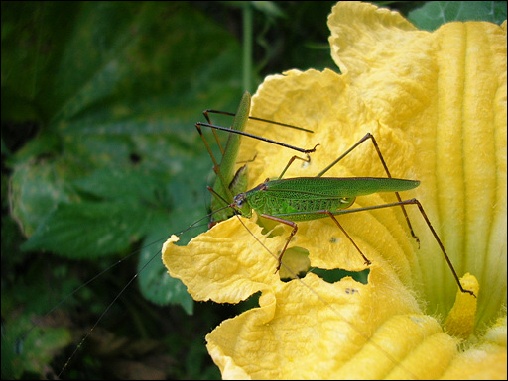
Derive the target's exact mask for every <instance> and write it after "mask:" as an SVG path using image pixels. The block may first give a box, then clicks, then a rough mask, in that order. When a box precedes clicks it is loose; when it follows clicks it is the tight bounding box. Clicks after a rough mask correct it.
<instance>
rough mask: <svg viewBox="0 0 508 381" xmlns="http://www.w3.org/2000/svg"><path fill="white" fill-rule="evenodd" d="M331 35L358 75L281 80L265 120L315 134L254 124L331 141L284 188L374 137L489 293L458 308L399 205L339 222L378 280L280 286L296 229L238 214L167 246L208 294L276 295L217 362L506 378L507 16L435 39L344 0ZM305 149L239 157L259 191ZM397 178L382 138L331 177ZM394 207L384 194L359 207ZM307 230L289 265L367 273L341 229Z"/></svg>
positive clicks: (300, 75) (247, 318) (297, 166)
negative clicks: (417, 182)
mask: <svg viewBox="0 0 508 381" xmlns="http://www.w3.org/2000/svg"><path fill="white" fill-rule="evenodd" d="M328 26H329V28H330V30H331V37H330V40H329V41H330V45H331V48H332V56H333V58H334V59H335V62H337V64H338V65H339V67H340V69H341V71H342V73H343V74H341V75H339V74H336V73H335V72H333V71H331V70H324V71H322V72H319V71H316V70H308V71H306V72H300V71H297V70H291V71H288V72H286V73H284V75H274V76H269V77H267V78H266V80H265V82H264V83H263V84H262V85H261V86H260V88H259V89H258V92H257V93H256V95H255V96H254V97H253V105H252V111H251V114H253V115H255V116H258V117H262V118H267V119H273V120H277V121H282V122H284V123H289V124H294V125H298V126H303V127H306V128H310V129H312V130H313V131H314V134H306V133H300V132H295V131H292V130H286V129H280V128H274V127H273V126H268V125H266V124H262V123H255V122H252V123H249V125H248V126H247V130H248V131H249V132H251V133H254V134H257V135H261V136H264V137H266V138H269V139H274V140H278V141H283V142H286V143H290V144H295V145H298V146H300V147H305V148H312V147H314V146H315V145H316V144H317V143H319V146H318V149H317V151H316V152H315V153H313V154H312V155H311V161H310V163H308V162H304V161H301V160H296V161H295V162H294V163H293V165H292V166H291V167H290V168H289V169H288V171H287V173H286V174H285V177H286V178H287V177H296V176H316V174H317V173H319V171H320V170H322V169H323V168H325V167H326V166H327V165H328V164H329V163H330V162H331V161H333V160H334V159H335V158H337V157H338V155H339V154H340V153H342V152H344V151H345V150H346V149H347V148H349V147H350V146H351V145H352V144H353V143H355V142H357V141H358V140H359V139H360V138H362V137H363V136H364V135H365V134H366V133H367V132H370V133H372V134H373V135H374V136H375V137H376V139H377V141H378V143H379V145H380V148H381V151H382V152H383V155H384V158H385V160H386V162H387V163H388V166H389V168H390V171H391V173H392V175H393V176H394V177H400V178H408V179H418V180H420V181H421V185H420V186H419V187H418V188H416V189H414V190H412V191H408V192H404V193H403V194H402V197H403V198H405V199H407V198H411V197H417V198H418V199H419V200H420V201H421V203H422V205H423V207H424V210H425V212H426V214H427V215H428V217H429V219H430V221H431V222H432V224H433V227H434V228H435V229H436V231H437V232H438V235H439V236H440V237H441V239H442V240H443V243H444V245H445V247H446V250H447V253H448V255H449V257H450V260H451V262H452V263H453V264H454V266H455V269H456V272H457V274H458V276H462V274H463V273H465V272H470V273H471V274H472V277H471V278H469V277H468V278H467V279H471V280H472V281H473V283H474V282H476V278H477V279H478V284H479V290H478V288H477V287H476V286H471V288H473V290H472V291H474V292H475V293H476V294H477V295H478V299H477V300H472V299H474V298H472V297H471V296H469V295H459V298H457V302H456V303H455V307H454V308H452V306H453V305H454V298H455V292H456V290H457V285H456V284H455V283H454V282H455V280H454V277H453V276H452V274H451V272H450V269H449V268H448V267H447V264H446V262H445V260H444V258H443V254H442V252H441V250H440V248H439V245H438V244H437V242H436V240H435V238H434V237H433V236H432V234H431V232H430V230H429V228H428V226H427V225H426V224H425V221H424V219H423V218H422V216H421V214H420V212H419V210H418V209H417V208H416V207H414V206H411V205H408V206H407V210H408V212H409V215H410V218H411V223H412V226H413V228H414V231H415V233H416V234H417V235H418V237H419V238H420V244H419V245H418V243H417V242H416V240H414V239H412V238H411V237H410V236H409V230H408V226H407V224H406V221H405V219H404V216H403V214H402V213H401V210H400V208H399V207H397V208H387V209H382V210H376V211H371V212H358V213H352V214H347V215H341V216H338V217H337V220H340V223H341V225H342V226H343V227H344V229H345V230H346V231H347V232H348V234H349V235H350V236H351V237H352V238H353V240H354V242H355V243H356V244H357V245H358V246H359V247H361V250H362V252H363V253H364V254H365V256H367V257H368V258H369V259H370V260H371V262H372V264H371V265H370V266H369V269H370V272H369V276H368V282H367V284H362V283H360V282H357V281H354V280H353V279H351V278H350V277H346V278H343V279H341V280H340V281H336V282H334V283H328V282H326V281H324V280H323V279H321V278H320V277H319V276H317V275H315V274H314V273H312V270H311V272H309V273H308V274H307V275H306V276H305V277H304V278H303V279H295V280H292V281H289V282H282V281H281V278H280V274H279V273H274V271H275V268H276V266H277V256H278V252H279V251H280V250H281V248H282V247H283V246H284V244H285V242H286V239H287V237H288V235H289V233H290V231H291V229H290V228H289V227H288V226H285V225H282V224H279V225H277V224H275V225H274V224H268V223H267V222H266V221H264V220H262V219H260V221H258V222H259V224H260V225H262V226H264V229H263V228H262V227H260V225H258V224H257V223H256V219H255V218H253V219H251V220H247V219H244V218H232V219H230V220H228V221H225V222H222V223H220V224H218V225H216V226H215V227H214V228H213V229H211V230H210V231H208V232H206V233H204V234H202V235H200V236H198V237H196V238H194V239H193V240H192V241H191V242H190V243H189V245H188V246H185V247H180V246H178V245H175V244H174V243H173V242H172V241H171V240H170V241H168V242H167V243H166V244H165V246H164V250H163V251H164V252H163V260H164V263H165V264H166V266H167V267H168V269H169V272H170V274H171V275H172V276H174V277H178V278H180V279H182V280H183V281H184V283H185V284H186V285H187V287H188V289H189V292H190V293H191V295H192V297H193V298H194V299H195V300H214V301H216V302H219V303H226V302H227V303H238V302H239V301H241V300H245V299H247V298H248V297H250V296H251V295H253V294H255V293H257V292H259V291H260V298H259V307H258V308H254V309H251V310H249V311H247V312H245V313H243V314H241V315H239V316H237V317H235V318H233V319H229V320H226V321H224V322H223V323H222V324H221V325H220V326H219V327H218V328H216V329H215V330H214V331H213V332H211V333H210V334H209V335H207V337H206V340H207V348H208V350H209V353H210V355H211V356H212V358H213V360H214V361H215V363H216V364H217V365H218V366H219V367H220V369H221V372H222V376H223V378H270V379H276V378H334V379H338V378H404V379H407V378H440V377H443V378H467V377H472V378H486V377H488V378H502V379H503V378H504V379H506V337H504V339H503V338H501V337H500V336H501V335H500V333H502V332H504V335H505V336H506V311H505V310H504V309H503V306H504V305H505V302H506V23H505V24H503V26H502V27H498V26H496V25H493V24H489V23H451V24H447V25H445V26H443V27H442V28H440V29H439V30H437V31H436V32H434V33H428V32H422V31H418V30H416V29H415V28H414V27H413V26H412V25H411V24H410V23H409V22H407V21H406V20H404V19H403V18H402V17H401V16H400V15H399V14H397V13H395V12H389V11H386V10H381V9H378V8H376V7H374V6H372V5H370V4H365V3H358V2H351V3H350V2H340V3H338V4H337V5H336V6H335V7H334V8H333V10H332V14H331V15H330V17H329V19H328ZM294 154H295V153H294V152H292V151H289V150H285V149H281V148H280V147H279V146H275V145H271V144H266V143H264V142H259V141H257V140H252V139H243V141H242V147H241V152H240V153H239V158H238V161H249V163H248V166H249V187H251V188H252V187H254V186H256V185H257V184H259V183H261V182H263V181H264V180H265V179H266V178H267V177H270V178H273V177H278V176H279V175H280V173H281V172H282V169H283V168H284V166H285V165H286V163H287V162H288V161H289V159H290V158H291V157H292V156H293V155H294ZM254 155H255V160H253V161H252V158H253V156H254ZM385 175H386V174H385V173H384V171H383V167H382V166H381V164H380V161H379V159H378V158H377V156H376V153H375V150H374V149H373V147H372V145H371V143H370V142H366V143H364V144H362V145H361V146H360V147H358V148H357V149H355V151H354V152H352V153H351V154H350V155H348V157H347V158H345V159H344V160H342V161H341V162H340V163H338V164H337V165H336V166H334V167H333V168H332V169H330V170H329V171H328V172H327V173H326V174H325V176H379V177H381V176H383V177H384V176H385ZM394 201H395V198H394V196H393V195H392V194H375V195H371V196H362V197H358V199H357V200H356V202H355V207H366V206H371V205H381V204H383V203H388V202H394ZM298 226H299V229H298V233H297V234H296V235H295V237H294V238H293V240H291V242H290V245H289V246H290V247H291V248H293V253H296V254H295V255H293V253H290V254H288V253H286V255H287V257H286V256H285V257H284V264H285V266H284V267H283V270H284V272H288V273H290V274H291V273H293V275H295V272H297V271H298V270H296V269H295V268H294V266H298V268H300V267H302V268H305V267H306V266H308V261H310V266H311V269H312V268H313V267H319V268H323V269H337V268H340V269H348V270H350V271H360V270H363V269H364V268H365V264H364V262H363V260H362V258H361V256H360V255H359V253H358V252H357V251H356V250H355V248H354V247H353V246H352V245H351V243H350V242H349V241H348V240H347V239H346V238H345V237H344V235H343V234H342V233H341V231H340V230H339V229H338V228H337V226H336V225H335V224H334V223H333V222H332V221H331V220H330V219H329V218H324V219H320V220H315V221H309V222H302V223H299V224H298ZM173 241H174V240H173ZM307 252H308V259H307V258H306V256H307V255H306V253H307ZM282 272H283V271H281V273H282ZM475 277H476V278H475ZM464 279H466V278H464ZM464 286H465V287H469V286H467V285H466V284H465V285H464ZM450 309H452V310H451V312H450V314H449V315H448V321H447V322H446V323H445V327H446V330H445V332H443V326H442V325H441V324H442V319H444V317H445V316H447V314H448V313H449V311H450ZM424 312H428V313H430V314H432V316H428V315H425V314H424ZM499 316H502V318H500V320H499V321H498V323H497V325H495V326H494V327H491V328H490V329H487V328H486V327H489V326H490V325H491V323H492V321H494V320H495V319H497V318H499ZM484 331H485V333H484ZM450 333H452V334H454V335H457V336H461V337H466V336H468V339H467V340H466V341H462V342H461V341H460V339H459V338H458V337H455V336H451V335H450ZM470 333H472V334H471V335H470ZM459 343H460V347H459V345H458V344H459Z"/></svg>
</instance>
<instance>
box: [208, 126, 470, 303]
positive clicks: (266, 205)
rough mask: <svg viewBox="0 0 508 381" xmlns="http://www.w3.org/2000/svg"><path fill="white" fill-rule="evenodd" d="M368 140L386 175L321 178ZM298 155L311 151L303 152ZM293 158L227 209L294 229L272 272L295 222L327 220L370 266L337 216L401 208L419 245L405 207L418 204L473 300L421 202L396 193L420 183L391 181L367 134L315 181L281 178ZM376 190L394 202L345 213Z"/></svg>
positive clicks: (456, 280) (371, 139)
mask: <svg viewBox="0 0 508 381" xmlns="http://www.w3.org/2000/svg"><path fill="white" fill-rule="evenodd" d="M207 127H211V128H216V127H215V126H212V125H207ZM231 133H234V134H238V135H245V136H249V137H253V136H251V135H247V134H245V133H244V132H243V131H241V130H235V131H231ZM262 140H265V139H262ZM367 140H370V141H371V142H372V144H373V145H374V147H375V149H376V152H377V154H378V156H379V159H380V161H381V163H382V164H383V167H384V170H385V172H386V174H387V177H381V178H380V177H361V178H360V177H352V178H343V177H323V174H325V173H326V172H327V171H328V170H329V169H330V168H332V167H333V166H334V165H335V164H336V163H337V162H339V161H340V160H341V159H343V158H344V157H345V156H346V155H347V154H349V153H350V152H351V151H352V150H353V149H354V148H356V147H357V146H358V145H360V144H362V143H364V142H365V141H367ZM269 142H272V141H269ZM277 144H280V143H277ZM315 148H316V147H314V149H313V150H315ZM302 152H312V150H302ZM296 158H299V159H302V158H300V157H297V156H293V157H292V159H291V160H290V161H289V162H288V164H287V165H286V167H285V168H284V170H283V171H282V173H281V175H280V176H279V177H278V178H277V179H272V180H270V179H266V180H265V181H264V182H262V183H261V184H259V185H258V186H256V187H254V188H252V189H251V190H249V191H246V192H240V193H238V194H237V195H236V196H234V198H233V202H232V203H231V204H230V205H229V206H230V207H231V208H232V209H234V210H235V211H236V212H237V214H240V215H242V216H244V217H247V218H250V217H251V216H252V210H254V211H255V212H256V213H257V214H258V215H259V216H261V217H264V218H266V219H269V220H272V221H276V222H279V223H283V224H286V225H288V226H290V227H292V229H293V230H292V231H291V233H290V235H289V237H288V239H287V240H286V243H285V245H284V247H283V248H282V250H281V252H280V254H279V256H278V266H277V268H276V271H278V270H279V269H280V267H281V265H282V258H283V256H284V253H285V252H286V250H287V247H288V244H289V242H290V241H291V239H292V238H293V237H294V236H295V235H296V233H297V231H298V225H297V224H296V223H295V222H297V221H310V220H316V219H320V218H326V217H329V218H331V219H332V221H333V222H334V223H335V225H337V227H338V228H339V229H340V230H341V231H342V233H343V234H344V235H345V236H346V238H347V239H348V240H349V241H350V242H351V243H352V244H353V245H354V247H355V248H356V250H357V251H358V252H359V254H360V255H361V256H362V258H363V259H364V262H365V264H366V265H369V264H370V263H371V262H370V260H369V259H368V258H367V257H366V256H365V255H364V254H363V252H362V250H361V249H360V248H359V247H358V245H357V244H356V243H355V242H354V240H353V239H352V238H351V237H350V236H349V235H348V234H347V232H346V231H345V230H344V229H343V227H342V226H341V224H340V223H339V221H338V220H337V219H336V218H335V216H337V215H340V214H349V213H355V212H361V211H369V210H375V209H383V208H390V207H396V206H400V207H401V208H402V210H403V213H404V216H405V218H406V221H407V224H408V227H409V230H410V232H411V235H412V236H413V237H414V238H415V239H416V240H417V241H418V242H419V240H418V238H417V237H416V235H415V234H414V232H413V229H412V226H411V223H410V221H409V218H408V215H407V213H406V210H405V208H404V206H405V205H417V207H418V209H419V211H420V213H421V215H422V217H423V219H424V220H425V223H426V224H427V226H428V227H429V229H430V231H431V233H432V235H433V236H434V238H435V239H436V241H437V243H438V244H439V246H440V248H441V250H442V253H443V255H444V258H445V261H446V263H447V265H448V267H449V269H450V271H451V273H452V275H453V277H454V279H455V282H456V283H457V286H458V287H459V289H460V291H461V292H463V293H468V294H470V295H473V296H475V297H476V295H475V294H474V293H473V292H472V291H470V290H466V289H464V288H463V287H462V285H461V284H460V281H459V277H458V275H457V273H456V271H455V269H454V267H453V265H452V263H451V261H450V259H449V257H448V254H447V253H446V249H445V247H444V244H443V243H442V241H441V239H440V238H439V235H438V234H437V232H436V231H435V229H434V227H433V226H432V223H431V222H430V219H429V218H428V216H427V214H426V213H425V210H424V208H423V206H422V204H421V203H420V202H419V201H418V200H417V199H415V198H413V199H408V200H402V199H401V197H400V195H399V193H398V192H402V191H406V190H410V189H413V188H416V187H417V186H419V185H420V182H419V181H418V180H408V179H397V178H393V177H392V176H391V174H390V172H389V170H388V167H387V165H386V162H385V160H384V158H383V156H382V154H381V151H380V149H379V145H378V144H377V142H376V140H375V138H374V136H372V135H371V134H370V133H368V134H366V135H365V136H364V137H363V138H362V139H360V140H359V141H358V142H357V143H355V144H354V145H353V146H351V147H350V148H349V149H348V150H346V152H344V153H343V154H342V155H340V156H339V157H338V158H337V159H335V160H334V161H333V162H332V163H330V164H329V165H328V166H327V167H326V168H325V169H323V170H322V171H321V172H319V173H318V174H317V176H316V177H296V178H288V179H284V178H283V176H284V174H285V172H286V171H287V169H288V167H289V166H290V165H291V164H292V162H293V161H294V159H296ZM302 160H306V159H302ZM210 190H211V191H212V192H213V193H214V194H215V195H216V197H217V198H222V197H221V196H220V194H219V193H218V192H216V190H215V189H210ZM380 192H395V194H396V196H397V200H398V201H397V202H393V203H387V204H382V205H375V206H369V207H363V208H355V209H348V208H349V207H350V206H351V205H352V204H353V202H354V201H355V198H356V197H358V196H364V195H369V194H373V193H380ZM222 199H223V198H222ZM228 199H229V198H228ZM223 201H224V202H225V201H226V200H224V199H223Z"/></svg>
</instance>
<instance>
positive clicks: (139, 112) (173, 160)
mask: <svg viewBox="0 0 508 381" xmlns="http://www.w3.org/2000/svg"><path fill="white" fill-rule="evenodd" d="M189 25H195V26H196V27H195V28H189ZM183 31H185V33H182V32H183ZM2 41H3V44H2V78H3V81H2V105H3V106H4V105H7V106H8V111H9V112H7V113H3V112H2V121H3V123H26V122H32V123H33V122H35V123H37V124H38V126H39V128H40V132H39V135H38V136H37V138H36V139H34V140H31V141H29V142H28V143H27V144H26V145H25V146H24V147H23V148H22V149H21V150H19V151H18V152H17V153H16V155H15V156H13V157H11V158H9V165H10V166H11V168H12V171H13V174H12V177H11V188H10V189H11V205H12V213H13V216H14V217H15V218H16V220H17V221H18V223H19V224H20V226H22V228H23V231H24V232H25V234H26V235H27V236H29V237H30V239H29V240H28V241H27V242H26V243H25V244H24V245H23V246H22V248H23V249H25V250H41V249H42V250H47V251H51V252H55V253H58V254H60V255H63V256H66V257H69V258H93V257H97V256H101V255H107V254H115V253H118V252H125V251H126V250H127V249H128V248H129V247H130V245H131V244H132V243H133V242H136V241H138V240H141V239H142V238H143V237H146V236H150V237H155V236H156V235H157V234H160V232H163V234H164V235H163V236H160V235H159V236H158V238H162V237H166V238H167V237H169V235H171V234H172V233H175V232H178V231H181V230H183V229H184V228H185V227H187V226H188V225H189V224H191V223H192V222H193V219H197V218H198V217H200V216H203V215H204V214H206V213H205V210H206V208H205V206H206V203H205V201H204V200H206V198H208V197H209V196H207V197H206V198H205V197H204V196H203V189H204V187H205V185H206V178H207V175H208V173H209V172H210V168H211V164H210V162H209V158H208V156H207V153H206V151H205V150H204V149H203V148H202V144H201V142H200V141H199V138H198V134H197V133H196V132H195V130H194V127H193V125H194V123H195V122H196V121H197V120H199V118H200V116H199V111H200V110H203V109H205V108H209V107H210V105H213V107H214V108H222V109H227V110H231V109H234V107H228V106H230V105H233V104H234V103H235V102H236V101H237V99H238V97H239V96H240V95H241V93H242V91H241V90H240V79H241V75H240V57H241V54H240V47H239V45H238V43H237V41H236V40H235V39H234V38H233V37H232V36H231V35H230V34H228V33H227V32H226V31H224V30H223V29H222V28H221V27H220V26H218V25H217V24H215V23H211V22H210V21H209V19H208V18H206V17H205V16H204V15H203V14H201V13H199V12H197V11H196V10H195V9H194V8H193V7H191V6H190V5H189V4H187V3H181V2H179V3H157V2H148V3H129V2H100V3H93V2H92V3H88V2H77V3H64V4H60V3H56V2H54V3H16V4H15V3H2ZM7 74H8V75H7ZM158 273H159V276H162V275H160V271H159V272H158ZM145 276H146V277H148V278H150V276H151V275H150V271H148V270H145V272H144V273H143V275H140V277H141V278H144V277H145ZM164 276H165V277H169V276H168V275H167V273H166V274H164ZM173 283H175V282H173ZM176 284H177V283H176ZM170 286H171V284H170ZM161 287H162V286H161ZM174 287H177V288H178V287H179V286H174ZM155 288H156V287H144V288H143V289H144V290H153V289H155ZM177 291H178V292H180V291H179V290H177ZM147 292H151V291H147ZM161 292H162V291H159V293H161ZM171 292H172V291H171V290H169V291H167V293H171ZM145 296H146V297H147V298H148V299H150V300H156V301H157V302H158V303H163V302H162V299H164V298H162V299H161V298H158V297H156V296H151V295H145ZM165 300H166V302H167V301H170V300H174V299H171V298H167V297H166V298H165ZM189 301H190V298H188V297H187V299H186V300H183V299H182V301H181V303H183V304H184V308H185V309H186V310H187V311H190V307H189Z"/></svg>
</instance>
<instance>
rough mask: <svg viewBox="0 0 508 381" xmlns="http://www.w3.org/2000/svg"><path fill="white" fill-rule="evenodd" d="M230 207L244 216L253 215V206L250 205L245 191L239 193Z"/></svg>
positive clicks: (249, 216)
mask: <svg viewBox="0 0 508 381" xmlns="http://www.w3.org/2000/svg"><path fill="white" fill-rule="evenodd" d="M230 207H232V208H233V209H235V210H236V211H237V212H238V213H239V214H240V215H242V216H243V217H246V218H251V217H252V208H251V206H250V205H249V201H248V200H247V193H245V192H242V193H238V194H237V195H236V196H235V197H234V198H233V203H232V204H231V205H230Z"/></svg>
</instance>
